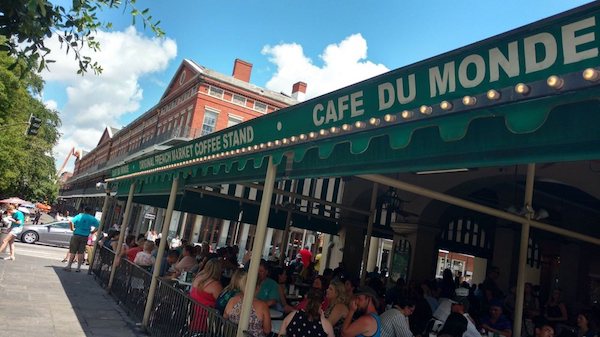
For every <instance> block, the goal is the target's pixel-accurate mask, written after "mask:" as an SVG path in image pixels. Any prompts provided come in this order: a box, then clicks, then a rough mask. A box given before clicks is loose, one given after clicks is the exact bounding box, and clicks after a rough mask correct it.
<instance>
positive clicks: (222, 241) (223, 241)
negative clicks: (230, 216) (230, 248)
mask: <svg viewBox="0 0 600 337" xmlns="http://www.w3.org/2000/svg"><path fill="white" fill-rule="evenodd" d="M230 225H231V221H229V220H223V224H222V225H221V234H220V235H219V242H218V243H217V247H223V246H226V245H227V234H229V226H230Z"/></svg>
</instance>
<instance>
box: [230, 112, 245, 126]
mask: <svg viewBox="0 0 600 337" xmlns="http://www.w3.org/2000/svg"><path fill="white" fill-rule="evenodd" d="M231 121H235V122H236V123H234V124H231ZM243 122H244V117H242V116H238V115H234V114H231V113H230V114H227V127H230V126H234V125H238V124H240V123H243Z"/></svg>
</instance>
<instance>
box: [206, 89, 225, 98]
mask: <svg viewBox="0 0 600 337" xmlns="http://www.w3.org/2000/svg"><path fill="white" fill-rule="evenodd" d="M208 94H209V95H211V96H215V97H219V98H223V89H219V88H217V87H213V86H210V88H209V89H208Z"/></svg>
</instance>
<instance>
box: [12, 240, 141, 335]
mask: <svg viewBox="0 0 600 337" xmlns="http://www.w3.org/2000/svg"><path fill="white" fill-rule="evenodd" d="M66 251H67V250H66V249H64V248H57V247H50V246H42V245H38V244H36V245H27V244H23V243H16V261H3V260H0V327H1V328H2V329H1V330H0V337H5V336H6V337H28V336H32V337H34V336H35V337H46V336H56V337H64V336H69V337H71V336H107V337H110V336H115V337H117V336H118V337H121V336H124V337H127V336H145V335H144V334H143V333H141V332H140V331H139V330H138V329H137V328H136V326H135V323H134V322H132V321H131V320H130V319H129V318H128V316H127V314H126V313H125V312H124V311H123V310H122V309H121V308H120V307H119V306H118V305H117V303H116V302H115V300H114V299H113V298H112V297H111V296H110V295H108V294H107V293H106V291H105V290H104V289H102V288H101V287H100V286H99V285H98V283H96V281H95V280H94V278H93V276H91V275H88V274H87V268H86V270H83V271H82V272H81V273H75V272H70V273H69V272H65V271H63V269H62V268H63V267H64V266H65V264H64V263H61V262H60V260H61V259H62V258H63V257H64V256H65V253H66ZM0 255H2V256H7V254H0Z"/></svg>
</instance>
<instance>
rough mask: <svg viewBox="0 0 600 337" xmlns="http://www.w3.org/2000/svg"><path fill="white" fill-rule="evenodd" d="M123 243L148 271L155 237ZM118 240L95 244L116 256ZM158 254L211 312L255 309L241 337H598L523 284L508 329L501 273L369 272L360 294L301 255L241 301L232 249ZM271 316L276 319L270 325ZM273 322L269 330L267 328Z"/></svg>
mask: <svg viewBox="0 0 600 337" xmlns="http://www.w3.org/2000/svg"><path fill="white" fill-rule="evenodd" d="M148 237H149V235H140V236H138V237H137V238H136V237H134V236H131V235H130V236H127V238H126V240H125V243H124V245H123V249H122V253H121V256H120V258H125V259H128V260H130V261H133V262H134V263H135V264H137V265H139V266H141V267H143V268H147V269H148V270H150V271H151V269H152V268H153V266H154V262H155V259H156V255H157V249H158V246H159V240H160V238H155V237H152V236H150V237H151V238H152V239H154V241H152V240H150V239H148ZM117 242H118V232H111V233H109V234H108V236H106V237H105V238H104V239H103V240H102V242H101V244H103V245H104V246H106V247H107V248H112V249H113V250H114V249H115V248H116V244H117ZM178 243H180V245H177V246H175V247H174V246H171V245H169V246H170V247H169V249H168V250H167V251H166V252H165V254H164V255H163V256H164V258H163V262H162V264H161V270H160V272H159V276H160V277H161V278H163V279H165V280H178V279H180V277H181V276H182V274H183V273H192V274H193V275H194V276H193V279H192V282H191V288H190V290H189V294H190V296H191V297H192V298H193V299H195V300H196V301H198V302H199V303H201V304H202V305H204V306H206V307H210V308H215V309H216V310H218V312H219V313H221V314H222V315H223V317H224V318H225V319H228V320H230V321H232V322H234V323H238V322H239V320H240V315H241V310H242V304H243V301H244V300H246V301H249V300H251V301H252V309H251V313H250V320H249V326H248V334H249V335H252V336H256V337H267V336H275V335H277V333H278V334H279V336H292V337H301V336H328V337H334V336H335V337H354V336H376V337H379V336H384V337H388V336H390V337H391V336H396V337H430V336H443V337H447V336H453V337H461V336H462V337H482V336H484V337H553V336H559V335H560V336H562V337H597V336H598V333H597V331H598V330H597V329H598V327H597V321H598V319H597V318H598V312H597V310H596V311H594V310H593V309H592V308H589V309H587V310H582V311H580V312H578V313H576V315H574V316H571V315H570V313H569V311H568V310H567V308H566V305H565V303H564V302H563V300H562V298H561V291H560V289H555V290H553V291H552V292H551V294H549V296H547V298H542V297H541V296H540V294H539V291H538V289H537V287H534V286H532V285H531V284H529V283H528V284H526V287H525V298H524V310H523V328H522V331H520V332H515V331H513V321H514V308H515V296H514V288H513V292H511V293H509V294H505V293H503V292H502V291H501V290H500V288H499V287H498V285H497V283H496V280H497V279H498V276H499V273H500V271H499V269H498V268H496V267H491V268H490V269H489V270H488V272H487V277H486V279H485V281H484V282H483V283H482V284H479V285H475V284H473V285H470V284H468V283H466V282H462V283H461V282H459V281H460V280H458V279H457V278H455V277H453V274H452V272H451V271H450V270H448V269H447V270H444V273H443V277H442V278H441V279H432V280H424V281H422V282H414V281H411V282H409V283H406V282H405V281H404V280H403V279H402V278H399V279H398V280H395V282H394V283H393V284H392V286H391V287H390V286H388V287H386V286H385V284H386V282H385V281H386V280H385V278H386V276H385V275H383V274H380V273H378V271H377V270H375V271H373V272H370V273H367V276H366V280H365V283H364V285H363V286H360V279H359V278H358V275H350V274H349V273H347V272H346V270H345V267H344V265H343V263H340V265H339V267H337V268H336V269H333V270H332V269H329V268H326V269H324V272H323V273H322V274H319V273H318V270H319V269H320V254H317V255H316V256H315V257H314V258H313V256H312V253H311V252H310V251H309V250H308V248H307V247H305V248H304V249H302V250H300V252H299V254H298V255H297V256H296V258H295V259H294V260H292V261H286V263H280V262H279V261H277V260H274V261H271V260H269V261H267V260H261V262H260V266H259V269H258V277H257V282H256V289H255V291H254V292H253V293H251V294H245V293H244V291H245V286H246V282H247V277H248V274H247V270H248V266H249V261H250V254H249V253H246V254H245V255H244V257H243V258H242V261H239V260H238V253H239V249H238V247H236V246H227V247H221V248H218V249H216V251H212V250H211V248H210V246H209V245H208V244H207V243H203V244H202V245H198V246H192V245H188V244H187V242H186V241H185V240H180V241H178ZM273 313H280V315H276V318H273ZM191 315H192V316H191V318H190V322H191V323H190V330H191V331H192V333H196V334H197V335H202V333H203V332H204V331H205V330H206V328H207V327H206V312H205V311H204V309H202V308H201V307H197V308H195V309H194V310H193V312H192V314H191ZM274 319H279V320H280V321H279V322H278V323H279V324H277V325H278V329H277V330H278V331H276V332H273V327H274V324H273V322H274V321H273V320H274Z"/></svg>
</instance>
